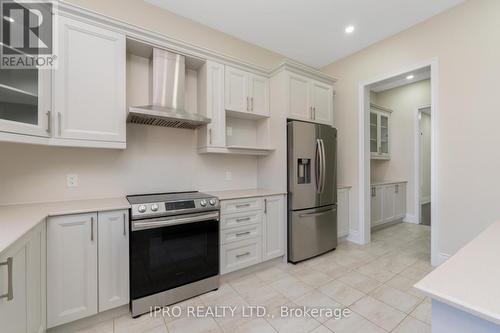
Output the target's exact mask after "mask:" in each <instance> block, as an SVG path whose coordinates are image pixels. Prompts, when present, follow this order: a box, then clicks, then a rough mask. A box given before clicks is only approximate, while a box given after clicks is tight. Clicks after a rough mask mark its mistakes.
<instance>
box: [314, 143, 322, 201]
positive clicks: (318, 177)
mask: <svg viewBox="0 0 500 333" xmlns="http://www.w3.org/2000/svg"><path fill="white" fill-rule="evenodd" d="M314 162H315V163H314V164H315V168H314V180H315V183H316V192H317V193H321V188H320V186H321V185H320V183H321V140H320V139H316V151H315V154H314Z"/></svg>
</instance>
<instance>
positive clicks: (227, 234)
mask: <svg viewBox="0 0 500 333" xmlns="http://www.w3.org/2000/svg"><path fill="white" fill-rule="evenodd" d="M260 228H261V225H260V224H251V225H247V226H243V227H238V228H231V229H224V230H221V231H220V242H221V244H228V243H232V242H238V241H242V240H246V239H249V238H254V237H259V238H260V235H261V230H260Z"/></svg>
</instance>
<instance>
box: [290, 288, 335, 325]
mask: <svg viewBox="0 0 500 333" xmlns="http://www.w3.org/2000/svg"><path fill="white" fill-rule="evenodd" d="M294 303H296V304H297V305H300V306H304V307H306V308H308V309H330V310H335V309H342V308H343V306H342V305H340V304H339V303H337V302H335V301H334V300H332V299H331V298H330V297H328V296H326V295H325V294H323V293H321V292H319V291H316V290H314V291H311V292H309V293H307V294H305V295H304V296H301V297H299V298H297V299H296V300H295V301H294ZM314 319H316V320H317V321H319V322H320V323H324V322H325V321H327V320H329V319H330V318H329V317H328V316H327V315H326V314H323V315H321V314H320V315H318V316H314Z"/></svg>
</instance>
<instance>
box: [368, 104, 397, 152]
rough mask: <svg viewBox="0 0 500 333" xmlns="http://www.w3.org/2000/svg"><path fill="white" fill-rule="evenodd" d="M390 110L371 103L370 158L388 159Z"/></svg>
mask: <svg viewBox="0 0 500 333" xmlns="http://www.w3.org/2000/svg"><path fill="white" fill-rule="evenodd" d="M391 112H392V110H390V109H387V108H384V107H380V106H375V105H374V104H372V105H371V110H370V153H371V158H372V159H379V160H388V159H390V117H391Z"/></svg>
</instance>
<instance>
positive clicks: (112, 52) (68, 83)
mask: <svg viewBox="0 0 500 333" xmlns="http://www.w3.org/2000/svg"><path fill="white" fill-rule="evenodd" d="M59 22H60V25H59V63H58V68H57V69H56V70H55V77H54V78H55V91H54V96H55V99H54V111H55V112H56V115H55V116H56V120H57V121H56V123H57V128H56V136H57V137H59V138H63V139H81V140H94V141H111V142H125V139H126V138H125V136H126V134H125V130H126V116H127V113H126V108H125V89H126V88H125V84H126V83H125V70H126V69H125V59H126V51H125V36H124V35H122V34H119V33H116V32H114V31H110V30H106V29H103V28H100V27H97V26H95V25H90V24H86V23H82V22H79V21H76V20H71V19H68V18H64V17H59Z"/></svg>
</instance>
